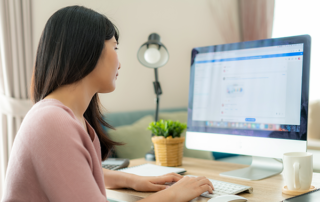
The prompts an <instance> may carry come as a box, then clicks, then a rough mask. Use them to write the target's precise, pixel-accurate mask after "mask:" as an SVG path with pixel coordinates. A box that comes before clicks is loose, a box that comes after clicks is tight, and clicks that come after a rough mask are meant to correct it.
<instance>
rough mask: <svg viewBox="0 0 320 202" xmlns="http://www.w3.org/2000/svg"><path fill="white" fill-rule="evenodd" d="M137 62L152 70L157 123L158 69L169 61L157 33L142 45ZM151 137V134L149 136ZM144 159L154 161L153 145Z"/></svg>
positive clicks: (160, 92)
mask: <svg viewBox="0 0 320 202" xmlns="http://www.w3.org/2000/svg"><path fill="white" fill-rule="evenodd" d="M138 60H139V62H140V63H141V64H142V65H143V66H145V67H148V68H153V69H154V76H155V81H154V82H153V87H154V92H155V94H156V104H157V106H156V113H155V118H154V119H155V121H158V113H159V97H160V95H161V94H162V90H161V86H160V83H159V81H158V68H159V67H162V66H163V65H165V64H166V63H167V62H168V60H169V53H168V50H167V48H166V47H165V46H164V45H163V44H162V43H161V42H160V36H159V35H158V34H157V33H152V34H150V35H149V37H148V41H147V42H145V43H144V44H142V45H141V46H140V48H139V50H138ZM151 136H153V134H152V135H151ZM145 159H146V160H148V161H155V159H156V158H155V154H154V148H153V145H151V150H150V151H149V152H148V153H147V154H146V156H145Z"/></svg>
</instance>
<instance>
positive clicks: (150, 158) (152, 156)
mask: <svg viewBox="0 0 320 202" xmlns="http://www.w3.org/2000/svg"><path fill="white" fill-rule="evenodd" d="M145 159H146V160H147V161H156V155H155V154H154V148H151V150H150V151H148V153H146V156H145Z"/></svg>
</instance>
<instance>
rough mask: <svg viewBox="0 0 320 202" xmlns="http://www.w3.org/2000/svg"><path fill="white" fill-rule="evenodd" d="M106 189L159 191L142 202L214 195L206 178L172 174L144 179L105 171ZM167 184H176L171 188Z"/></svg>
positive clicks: (187, 199) (176, 201) (180, 199)
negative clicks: (203, 194)
mask: <svg viewBox="0 0 320 202" xmlns="http://www.w3.org/2000/svg"><path fill="white" fill-rule="evenodd" d="M103 173H104V178H105V186H106V188H113V189H115V188H132V189H134V190H136V191H159V192H157V193H155V194H152V195H150V196H148V197H147V198H145V199H142V200H140V202H148V201H152V202H167V201H175V202H180V201H181V202H186V201H190V200H191V199H193V198H195V197H197V196H199V195H200V194H202V193H203V192H205V191H208V192H209V193H212V190H213V185H212V183H211V182H210V181H209V180H208V179H207V178H205V177H187V176H186V177H182V176H181V175H178V174H176V173H170V174H167V175H163V176H159V177H142V176H138V175H133V174H129V173H124V172H119V171H112V170H107V169H103ZM166 182H176V183H175V184H174V185H172V186H171V187H168V186H167V185H165V183H166Z"/></svg>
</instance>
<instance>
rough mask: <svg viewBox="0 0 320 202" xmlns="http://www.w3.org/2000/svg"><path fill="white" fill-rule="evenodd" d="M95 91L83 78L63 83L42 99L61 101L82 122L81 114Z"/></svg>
mask: <svg viewBox="0 0 320 202" xmlns="http://www.w3.org/2000/svg"><path fill="white" fill-rule="evenodd" d="M95 93H96V92H95V91H94V90H92V88H91V87H90V85H88V82H84V81H83V80H81V81H79V82H76V83H73V84H70V85H64V86H61V87H59V88H58V89H56V90H55V91H53V92H52V93H50V94H49V95H48V96H46V97H45V98H44V99H56V100H59V101H60V102H62V104H64V105H65V106H67V107H69V108H70V109H71V110H72V112H73V113H74V115H75V116H76V117H77V118H78V119H79V121H80V122H81V123H82V125H83V123H84V118H83V115H84V113H85V111H86V110H87V108H88V106H89V104H90V101H91V99H92V97H93V96H94V94H95ZM84 127H85V124H84Z"/></svg>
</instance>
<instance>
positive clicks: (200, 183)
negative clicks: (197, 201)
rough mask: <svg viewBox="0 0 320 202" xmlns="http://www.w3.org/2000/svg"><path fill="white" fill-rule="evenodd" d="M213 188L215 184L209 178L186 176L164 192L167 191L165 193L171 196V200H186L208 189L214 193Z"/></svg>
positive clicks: (177, 201) (178, 201)
mask: <svg viewBox="0 0 320 202" xmlns="http://www.w3.org/2000/svg"><path fill="white" fill-rule="evenodd" d="M212 190H214V188H213V185H212V183H211V182H210V181H209V180H208V179H207V178H205V177H189V176H185V177H183V178H182V179H181V180H179V182H177V183H175V184H174V185H172V186H171V187H170V188H168V189H166V190H165V191H163V192H166V194H165V195H167V194H168V195H169V196H170V197H171V199H170V201H175V202H180V201H183V202H185V201H190V200H192V199H194V198H196V197H198V196H199V195H200V194H202V193H203V192H206V191H208V192H209V193H210V194H212V193H213V192H212ZM159 194H160V193H159Z"/></svg>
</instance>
